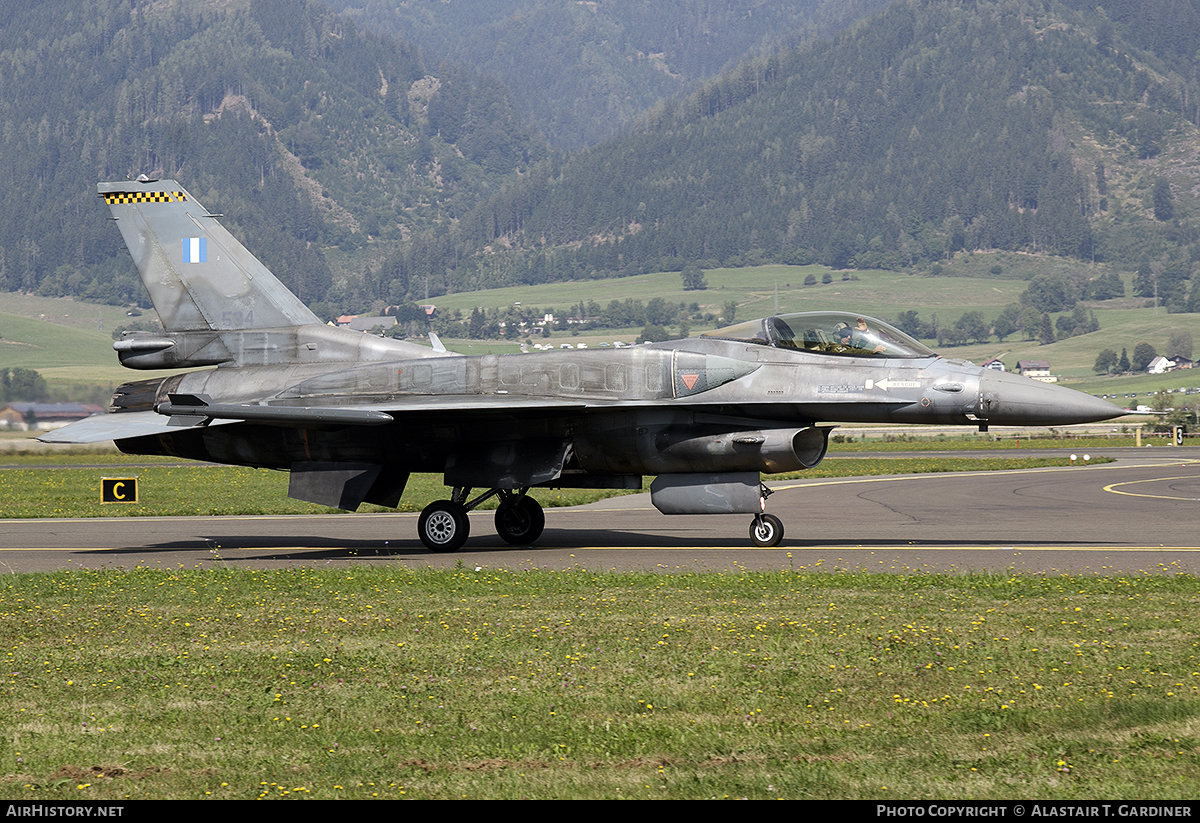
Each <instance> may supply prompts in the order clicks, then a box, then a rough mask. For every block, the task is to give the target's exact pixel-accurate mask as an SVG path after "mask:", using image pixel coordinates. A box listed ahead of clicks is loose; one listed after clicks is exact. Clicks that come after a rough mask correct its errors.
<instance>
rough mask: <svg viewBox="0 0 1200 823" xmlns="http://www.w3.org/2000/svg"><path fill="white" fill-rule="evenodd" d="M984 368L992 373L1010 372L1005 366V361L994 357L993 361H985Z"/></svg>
mask: <svg viewBox="0 0 1200 823" xmlns="http://www.w3.org/2000/svg"><path fill="white" fill-rule="evenodd" d="M983 367H984V368H985V369H991V370H992V371H1008V368H1007V367H1006V366H1005V365H1004V361H1003V360H1000V359H999V358H996V357H993V358H992V359H991V360H987V361H984V364H983Z"/></svg>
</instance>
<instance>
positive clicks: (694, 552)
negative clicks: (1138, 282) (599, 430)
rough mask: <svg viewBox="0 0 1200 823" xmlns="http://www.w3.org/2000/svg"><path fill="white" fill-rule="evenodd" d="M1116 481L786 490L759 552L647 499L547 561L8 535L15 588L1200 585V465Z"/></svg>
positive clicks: (1114, 476) (346, 539) (553, 541)
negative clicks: (265, 577) (279, 571)
mask: <svg viewBox="0 0 1200 823" xmlns="http://www.w3.org/2000/svg"><path fill="white" fill-rule="evenodd" d="M1118 451H1119V452H1121V454H1120V456H1119V457H1118V459H1117V461H1116V462H1114V463H1109V464H1105V465H1093V466H1086V467H1084V466H1073V467H1071V466H1063V467H1056V468H1045V469H1028V470H1022V471H1008V472H965V473H964V472H958V473H953V474H922V475H904V476H889V477H864V478H844V479H837V480H793V481H783V482H775V483H771V484H770V485H771V486H772V487H773V488H774V489H775V490H776V493H775V494H773V495H772V496H771V498H770V501H769V504H768V511H770V512H772V513H774V514H776V515H777V516H779V517H780V518H782V519H783V521H784V524H785V527H786V535H785V537H784V540H783V543H782V544H781V545H780V546H779V547H777V548H773V549H757V548H754V547H753V546H751V545H750V543H749V539H748V528H749V520H750V518H749V517H748V516H746V515H720V516H674V517H667V516H664V515H661V514H659V513H658V512H657V511H656V510H655V509H654V508H653V507H652V506H651V505H650V499H649V496H648V495H631V496H627V497H620V498H614V499H610V500H605V501H601V502H599V503H594V504H591V505H588V506H580V507H576V508H569V509H547V510H546V531H545V533H544V534H543V536H542V538H541V539H540V540H539V541H538V544H537V545H536V546H534V547H517V548H514V547H512V546H508V545H507V544H505V543H504V542H503V541H501V540H500V538H499V537H497V536H496V535H495V531H494V529H493V527H492V523H491V519H492V516H493V515H492V512H487V511H478V512H474V513H472V514H471V523H472V529H471V531H472V537H471V539H470V540H469V541H468V542H467V545H466V546H465V547H464V548H463V549H462V550H461V551H459V552H457V553H455V554H450V555H437V554H431V553H429V552H428V551H426V550H425V548H424V547H423V546H422V545H421V543H420V542H419V541H418V540H417V537H416V518H417V515H416V514H405V513H399V514H353V515H352V514H342V515H323V516H253V517H178V518H133V517H114V518H92V519H70V520H66V519H40V520H7V521H0V568H2V569H4V570H5V571H8V572H10V573H11V572H33V571H47V570H53V569H62V568H115V567H122V568H128V567H134V566H145V567H152V568H162V567H173V568H178V567H181V566H182V567H207V566H214V565H231V566H238V567H259V568H261V567H269V566H287V565H293V564H319V565H329V564H356V563H377V564H378V563H384V564H387V563H391V564H405V565H428V566H439V567H445V566H455V565H457V564H459V563H461V564H463V565H466V566H472V567H473V566H490V567H510V568H556V569H562V568H572V567H581V568H588V569H593V570H628V569H645V570H661V571H674V570H729V569H780V568H797V569H799V568H809V569H812V568H823V569H834V568H837V569H854V570H858V569H862V570H869V571H883V572H906V571H915V570H920V571H975V570H992V571H1004V570H1009V569H1011V570H1013V571H1021V572H1045V573H1066V572H1071V573H1080V572H1084V573H1112V572H1138V571H1141V572H1149V573H1173V572H1187V573H1192V574H1195V573H1200V538H1198V537H1197V533H1196V520H1197V514H1198V513H1200V449H1193V448H1179V449H1168V448H1156V449H1154V450H1150V449H1143V450H1134V449H1122V450H1118Z"/></svg>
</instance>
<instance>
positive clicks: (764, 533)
mask: <svg viewBox="0 0 1200 823" xmlns="http://www.w3.org/2000/svg"><path fill="white" fill-rule="evenodd" d="M772 493H773V492H772V490H771V489H769V488H767V486H766V485H765V484H760V485H759V495H760V496H759V499H758V504H759V506H760V507H761V508H762V509H764V511H760V512H759V513H758V514H756V515H754V519H753V520H752V521H750V542H751V543H753V544H754V545H755V546H758V547H759V548H763V549H769V548H771V547H772V546H778V545H779V543H780V541H782V540H783V521H782V520H780V519H779V518H778V517H776V516H775V515H773V514H767V513H766V511H765V509H766V508H767V498H768V497H770V496H771V494H772Z"/></svg>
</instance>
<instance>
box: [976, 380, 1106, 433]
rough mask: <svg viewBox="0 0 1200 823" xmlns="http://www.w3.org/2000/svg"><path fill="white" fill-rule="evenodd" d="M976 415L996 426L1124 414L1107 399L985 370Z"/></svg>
mask: <svg viewBox="0 0 1200 823" xmlns="http://www.w3.org/2000/svg"><path fill="white" fill-rule="evenodd" d="M979 406H980V408H979V416H980V417H981V418H983V419H985V420H987V422H989V423H992V424H994V425H997V426H1067V425H1072V424H1075V423H1096V422H1098V421H1101V420H1111V419H1112V418H1114V417H1120V416H1121V415H1123V414H1128V412H1127V411H1126V410H1125V409H1122V408H1119V407H1117V406H1114V405H1113V404H1112V403H1109V402H1108V401H1107V400H1101V399H1100V398H1098V397H1092V396H1091V395H1090V394H1084V393H1083V392H1077V391H1075V390H1074V389H1068V388H1065V387H1063V386H1055V385H1054V384H1052V383H1042V382H1040V381H1038V380H1030V379H1029V378H1028V377H1023V376H1021V375H1017V374H1008V373H1007V372H998V371H993V370H990V369H988V370H985V371H984V373H983V375H981V376H980V379H979Z"/></svg>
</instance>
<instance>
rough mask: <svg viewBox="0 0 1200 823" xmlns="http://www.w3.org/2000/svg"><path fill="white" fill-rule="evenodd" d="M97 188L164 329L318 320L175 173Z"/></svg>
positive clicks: (267, 326) (216, 328)
mask: <svg viewBox="0 0 1200 823" xmlns="http://www.w3.org/2000/svg"><path fill="white" fill-rule="evenodd" d="M97 188H98V189H99V192H100V195H101V196H102V197H103V198H104V202H105V203H106V204H108V207H109V209H110V210H111V211H112V216H113V218H114V219H115V220H116V221H117V227H118V228H119V229H120V230H121V236H122V237H124V238H125V245H126V246H127V247H128V248H129V253H130V254H131V255H132V256H133V260H134V262H135V263H136V264H137V268H138V273H139V274H140V275H141V277H142V282H143V283H145V285H146V289H147V290H148V291H149V292H150V300H151V301H152V302H153V303H154V309H155V311H157V312H158V316H159V319H160V320H161V321H162V324H163V328H164V329H166V330H167V331H202V330H210V329H211V330H214V331H235V330H242V329H270V328H284V327H289V326H306V325H310V324H316V325H320V323H321V321H320V320H319V319H318V318H317V316H316V315H315V314H313V313H312V312H311V311H309V309H308V307H307V306H305V305H304V304H303V303H302V302H300V299H299V298H298V297H296V296H295V295H294V294H292V293H291V292H290V291H288V290H287V288H286V287H285V286H284V285H283V284H282V283H280V282H279V280H278V279H277V278H276V277H275V275H273V274H271V272H270V270H268V269H267V267H266V266H264V265H263V264H262V263H260V262H259V261H258V260H257V259H256V258H255V257H254V255H252V254H251V253H250V252H249V251H247V250H246V247H245V246H243V245H242V244H241V243H239V242H238V241H237V240H236V239H235V238H234V236H233V235H232V234H230V233H229V232H228V231H226V230H225V228H224V227H223V226H221V224H220V223H218V222H217V219H216V216H215V215H212V214H210V213H209V212H208V210H207V209H205V208H204V207H203V206H201V205H200V204H199V203H198V202H196V200H195V199H194V198H193V197H192V196H191V195H190V194H188V193H187V192H186V191H185V190H184V189H183V187H182V186H180V185H179V184H178V183H177V182H175V181H174V180H144V179H139V180H137V181H132V180H131V181H125V182H121V183H101V184H100V185H99V186H98V187H97Z"/></svg>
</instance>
